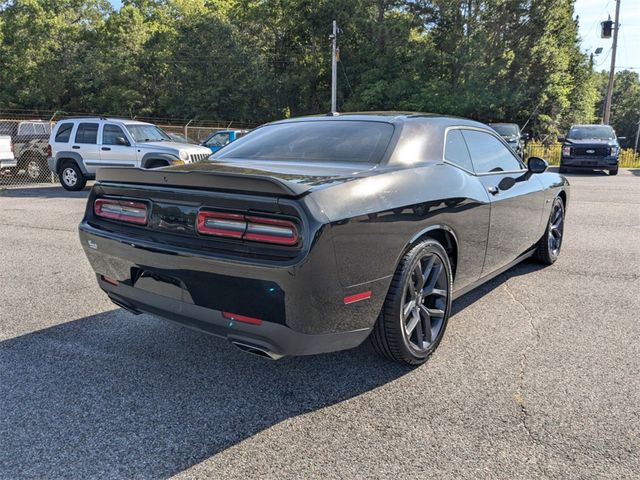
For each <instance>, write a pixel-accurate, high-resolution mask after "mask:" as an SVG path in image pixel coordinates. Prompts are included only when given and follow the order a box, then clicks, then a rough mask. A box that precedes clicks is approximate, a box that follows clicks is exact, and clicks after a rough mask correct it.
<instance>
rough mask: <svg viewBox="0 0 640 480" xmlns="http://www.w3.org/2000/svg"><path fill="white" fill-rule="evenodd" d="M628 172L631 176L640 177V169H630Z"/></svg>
mask: <svg viewBox="0 0 640 480" xmlns="http://www.w3.org/2000/svg"><path fill="white" fill-rule="evenodd" d="M629 171H630V172H631V174H632V175H635V176H636V177H640V168H630V169H629Z"/></svg>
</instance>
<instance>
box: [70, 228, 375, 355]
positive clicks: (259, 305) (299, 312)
mask: <svg viewBox="0 0 640 480" xmlns="http://www.w3.org/2000/svg"><path fill="white" fill-rule="evenodd" d="M80 240H81V244H82V246H83V248H84V250H85V253H86V254H87V258H88V259H89V262H90V263H91V265H92V267H93V269H94V271H95V272H96V274H97V275H98V283H99V285H100V287H101V288H102V289H103V290H104V291H105V292H106V293H107V294H108V295H109V297H110V298H111V299H112V300H113V301H114V302H115V303H116V304H118V305H120V306H123V307H125V308H127V309H129V310H132V311H137V312H146V313H150V314H153V315H156V316H159V317H164V318H167V319H169V320H173V321H175V322H178V323H181V324H183V325H186V326H189V327H192V328H196V329H198V330H201V331H204V332H207V333H210V334H213V335H216V336H219V337H223V338H226V339H228V340H229V341H232V342H239V343H242V344H245V345H247V344H248V345H256V346H259V347H260V348H261V349H264V350H268V351H270V352H274V353H275V354H276V355H277V356H284V355H309V354H316V353H323V352H331V351H337V350H343V349H347V348H352V347H355V346H357V345H359V344H360V343H362V341H364V340H365V339H366V338H367V336H368V335H369V332H370V331H371V328H372V327H373V324H374V323H375V320H376V318H377V316H378V313H379V312H380V308H381V306H382V302H383V300H384V296H385V294H386V290H387V288H388V280H377V281H373V282H369V283H366V284H362V285H358V287H357V288H343V287H342V286H341V285H340V282H339V280H338V276H337V271H336V268H335V255H334V253H333V250H332V242H331V241H330V239H329V240H326V239H325V240H322V239H320V240H319V241H318V242H317V243H316V244H315V246H314V251H313V252H312V253H310V254H309V255H308V256H307V257H305V259H304V260H303V261H301V262H299V263H296V264H293V265H288V266H276V265H264V264H257V263H248V262H244V261H239V260H237V259H228V258H219V257H214V256H212V255H204V254H200V253H199V252H188V251H181V250H180V249H176V248H172V249H171V250H170V251H169V250H163V249H162V248H159V246H158V244H153V245H152V244H148V243H146V242H145V241H144V240H135V241H134V242H135V243H133V241H132V239H131V238H118V237H117V236H116V235H114V234H113V233H111V232H109V233H107V232H103V231H101V230H99V229H97V228H95V227H93V226H91V225H90V224H88V223H86V222H83V223H82V224H81V225H80ZM328 248H330V250H327V249H328ZM142 269H144V271H145V272H151V273H154V274H155V273H158V274H159V275H160V276H163V275H165V276H167V277H170V278H171V279H175V284H172V285H170V284H166V285H165V283H164V282H160V283H161V284H162V285H161V287H160V288H158V289H156V288H155V287H153V288H151V289H149V288H148V285H147V287H145V288H141V287H140V285H144V284H145V282H141V281H140V278H142V277H139V276H137V275H136V273H135V272H140V270H142ZM102 276H105V277H108V278H109V279H114V280H117V282H118V283H117V285H113V284H111V283H108V282H106V281H104V280H103V279H102ZM150 282H151V283H153V282H152V281H150ZM165 287H166V288H165ZM363 291H371V298H368V299H365V300H362V301H358V302H355V303H348V304H345V303H344V298H345V297H347V296H350V295H354V294H357V293H361V292H363ZM222 312H231V313H233V314H236V315H239V316H240V315H241V316H247V317H251V318H254V319H260V320H262V322H261V323H260V324H258V325H255V324H250V323H244V322H242V321H234V320H230V319H229V318H228V315H227V316H226V317H225V316H223V313H222Z"/></svg>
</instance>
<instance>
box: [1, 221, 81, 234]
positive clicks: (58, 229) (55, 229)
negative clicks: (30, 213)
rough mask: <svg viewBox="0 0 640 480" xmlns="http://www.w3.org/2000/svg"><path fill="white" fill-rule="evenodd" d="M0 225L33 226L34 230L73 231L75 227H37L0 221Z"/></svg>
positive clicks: (29, 226)
mask: <svg viewBox="0 0 640 480" xmlns="http://www.w3.org/2000/svg"><path fill="white" fill-rule="evenodd" d="M0 225H3V226H5V227H21V228H33V229H36V230H53V231H55V232H75V229H69V228H56V227H37V226H35V225H21V224H19V223H5V222H0Z"/></svg>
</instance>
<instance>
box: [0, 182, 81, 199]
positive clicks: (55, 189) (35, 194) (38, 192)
mask: <svg viewBox="0 0 640 480" xmlns="http://www.w3.org/2000/svg"><path fill="white" fill-rule="evenodd" d="M90 191H91V189H90V188H88V187H85V188H84V189H83V190H80V191H77V192H70V191H67V190H65V189H64V188H62V187H61V186H60V185H33V186H31V187H13V186H12V187H7V188H6V189H5V190H1V191H0V197H14V198H87V197H88V196H89V192H90Z"/></svg>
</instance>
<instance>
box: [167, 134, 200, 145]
mask: <svg viewBox="0 0 640 480" xmlns="http://www.w3.org/2000/svg"><path fill="white" fill-rule="evenodd" d="M165 133H166V134H167V135H169V138H170V139H171V141H172V142H177V143H191V144H192V145H197V144H198V142H194V141H193V140H189V139H188V138H187V137H185V136H184V135H183V134H181V133H175V132H165Z"/></svg>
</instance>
